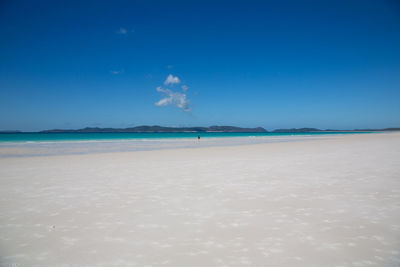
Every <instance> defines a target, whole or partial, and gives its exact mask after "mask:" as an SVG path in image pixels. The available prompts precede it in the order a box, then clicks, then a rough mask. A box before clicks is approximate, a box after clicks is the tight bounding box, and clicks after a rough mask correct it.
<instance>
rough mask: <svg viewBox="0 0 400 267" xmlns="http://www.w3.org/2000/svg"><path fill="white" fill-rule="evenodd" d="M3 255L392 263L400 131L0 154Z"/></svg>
mask: <svg viewBox="0 0 400 267" xmlns="http://www.w3.org/2000/svg"><path fill="white" fill-rule="evenodd" d="M296 138H297V139H299V137H296ZM300 139H301V138H300ZM202 141H203V140H202ZM204 142H206V141H204ZM10 149H12V148H9V147H8V148H0V153H3V154H4V153H5V154H7V153H8V152H9V151H10ZM18 149H22V150H21V151H22V152H23V148H21V147H19V148H18ZM1 150H3V151H1ZM4 151H5V152H4ZM22 154H23V153H22ZM0 265H1V266H400V134H399V133H377V134H355V135H331V136H323V137H318V138H315V139H310V138H307V137H304V138H303V140H296V142H290V140H289V141H288V142H273V143H264V144H261V143H260V144H246V145H225V146H206V147H200V148H194V147H191V148H180V149H173V148H168V149H163V150H154V151H127V152H115V151H114V152H107V153H98V152H96V153H95V152H91V153H86V154H68V153H67V154H60V155H51V156H43V155H42V156H25V157H14V156H13V157H3V158H0Z"/></svg>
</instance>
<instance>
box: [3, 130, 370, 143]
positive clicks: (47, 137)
mask: <svg viewBox="0 0 400 267" xmlns="http://www.w3.org/2000/svg"><path fill="white" fill-rule="evenodd" d="M355 133H357V134H359V133H370V132H308V133H200V136H201V138H207V137H213V138H215V137H253V136H254V137H256V136H261V137H266V136H293V135H294V136H304V135H308V136H310V135H311V136H313V135H336V134H355ZM198 135H199V133H1V134H0V142H44V141H94V140H126V139H135V140H137V139H179V138H197V136H198Z"/></svg>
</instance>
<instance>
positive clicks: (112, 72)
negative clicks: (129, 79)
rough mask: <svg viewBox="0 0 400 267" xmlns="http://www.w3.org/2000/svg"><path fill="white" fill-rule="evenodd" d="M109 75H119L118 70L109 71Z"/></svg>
mask: <svg viewBox="0 0 400 267" xmlns="http://www.w3.org/2000/svg"><path fill="white" fill-rule="evenodd" d="M110 72H111V74H114V75H118V74H120V73H121V71H120V70H110Z"/></svg>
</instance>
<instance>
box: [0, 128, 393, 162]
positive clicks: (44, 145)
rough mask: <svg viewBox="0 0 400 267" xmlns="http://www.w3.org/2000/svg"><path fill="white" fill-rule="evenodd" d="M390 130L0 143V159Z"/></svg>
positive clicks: (240, 143)
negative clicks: (199, 137) (198, 137)
mask: <svg viewBox="0 0 400 267" xmlns="http://www.w3.org/2000/svg"><path fill="white" fill-rule="evenodd" d="M360 134H361V135H364V134H391V133H385V132H382V133H365V132H363V133H345V134H340V133H339V134H338V133H336V134H314V135H313V134H311V135H307V134H293V135H270V136H228V137H202V138H201V140H200V141H199V140H197V138H196V139H195V138H192V137H190V138H189V137H188V138H186V137H183V138H172V137H171V138H159V139H157V138H147V139H100V140H54V141H19V142H0V159H1V158H12V157H30V156H57V155H69V154H71V155H80V154H91V153H115V152H134V151H157V150H173V149H190V148H196V149H198V148H205V147H229V146H245V145H252V144H253V145H254V144H269V143H276V142H277V143H280V142H299V141H300V142H301V141H307V140H318V139H330V138H335V137H336V136H352V135H360Z"/></svg>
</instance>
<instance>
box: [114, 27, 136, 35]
mask: <svg viewBox="0 0 400 267" xmlns="http://www.w3.org/2000/svg"><path fill="white" fill-rule="evenodd" d="M132 32H135V31H134V30H128V29H127V28H122V27H121V28H119V30H118V31H116V34H120V35H128V34H130V33H132Z"/></svg>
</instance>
